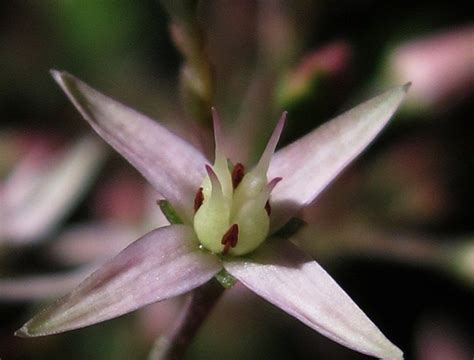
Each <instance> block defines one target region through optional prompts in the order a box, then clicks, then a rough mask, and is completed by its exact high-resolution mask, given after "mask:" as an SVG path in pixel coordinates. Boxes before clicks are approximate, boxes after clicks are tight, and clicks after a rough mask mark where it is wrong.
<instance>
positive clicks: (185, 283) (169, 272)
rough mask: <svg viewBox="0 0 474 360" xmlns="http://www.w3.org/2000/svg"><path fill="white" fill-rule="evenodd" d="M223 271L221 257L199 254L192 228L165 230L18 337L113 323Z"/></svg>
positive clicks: (136, 246) (104, 270)
mask: <svg viewBox="0 0 474 360" xmlns="http://www.w3.org/2000/svg"><path fill="white" fill-rule="evenodd" d="M221 268H222V265H221V262H220V260H219V259H218V258H217V257H216V256H214V255H212V254H210V253H208V252H204V251H201V250H199V248H198V244H197V240H196V238H195V234H194V231H193V230H192V229H191V228H190V227H188V226H185V225H171V226H168V227H163V228H160V229H157V230H154V231H152V232H150V233H148V234H147V235H145V236H143V237H142V238H140V239H139V240H137V241H135V242H134V243H133V244H131V245H130V246H129V247H127V248H126V249H125V250H123V251H122V252H121V253H120V254H119V255H117V256H116V257H115V258H114V259H112V260H110V261H109V262H107V263H106V264H105V265H104V266H102V267H101V268H100V269H99V270H97V271H96V272H95V273H93V274H92V275H91V276H90V277H88V278H87V279H86V280H85V281H84V282H83V283H82V284H81V285H79V286H78V287H77V288H76V289H75V290H74V291H73V292H71V293H70V294H69V295H67V296H65V297H64V298H62V299H60V300H59V301H58V302H56V303H55V304H53V305H52V306H51V307H49V308H47V309H46V310H44V311H43V312H41V313H39V314H38V315H36V316H35V317H34V318H33V319H31V320H30V321H29V322H27V323H26V324H25V325H24V326H23V327H22V328H21V329H20V330H18V331H17V335H18V336H25V337H31V336H43V335H49V334H54V333H60V332H64V331H68V330H73V329H77V328H81V327H84V326H88V325H92V324H95V323H98V322H101V321H104V320H108V319H111V318H114V317H117V316H120V315H123V314H126V313H128V312H130V311H133V310H136V309H138V308H140V307H142V306H145V305H148V304H151V303H154V302H157V301H160V300H165V299H168V298H171V297H174V296H177V295H180V294H183V293H185V292H188V291H190V290H192V289H194V288H196V287H198V286H200V285H202V284H204V283H205V282H207V281H208V280H209V279H211V278H212V277H213V276H214V275H215V274H216V273H217V272H219V271H220V269H221Z"/></svg>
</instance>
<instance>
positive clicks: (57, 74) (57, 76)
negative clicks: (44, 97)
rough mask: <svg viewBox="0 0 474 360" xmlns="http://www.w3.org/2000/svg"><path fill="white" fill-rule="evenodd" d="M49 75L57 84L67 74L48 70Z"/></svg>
mask: <svg viewBox="0 0 474 360" xmlns="http://www.w3.org/2000/svg"><path fill="white" fill-rule="evenodd" d="M49 73H50V74H51V76H52V77H53V78H54V80H56V81H57V82H61V81H62V79H63V76H64V75H66V74H67V72H65V71H62V70H56V69H50V70H49Z"/></svg>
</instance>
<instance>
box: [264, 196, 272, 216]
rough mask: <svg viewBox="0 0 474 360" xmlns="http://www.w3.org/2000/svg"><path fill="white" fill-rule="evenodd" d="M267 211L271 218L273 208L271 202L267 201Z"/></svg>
mask: <svg viewBox="0 0 474 360" xmlns="http://www.w3.org/2000/svg"><path fill="white" fill-rule="evenodd" d="M265 211H266V212H267V215H268V216H270V214H271V213H272V207H271V205H270V201H269V200H267V202H266V203H265Z"/></svg>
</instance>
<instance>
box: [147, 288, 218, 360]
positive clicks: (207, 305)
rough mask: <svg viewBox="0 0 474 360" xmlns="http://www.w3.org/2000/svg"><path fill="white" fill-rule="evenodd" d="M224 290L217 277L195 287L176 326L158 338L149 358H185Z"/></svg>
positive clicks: (167, 359)
mask: <svg viewBox="0 0 474 360" xmlns="http://www.w3.org/2000/svg"><path fill="white" fill-rule="evenodd" d="M224 290H225V289H224V287H222V285H220V284H219V282H218V281H217V280H215V279H212V280H211V281H209V282H207V283H206V284H204V285H202V286H201V287H199V288H197V289H195V290H194V291H193V292H192V293H191V295H190V297H189V299H188V300H187V303H186V306H185V309H184V311H183V312H182V314H181V316H180V318H179V319H178V321H177V322H176V325H175V327H174V328H172V329H171V331H170V332H169V333H168V334H166V335H163V336H161V337H159V338H158V339H157V340H156V342H155V344H154V346H153V349H152V351H151V353H150V355H149V358H148V359H149V360H180V359H183V358H184V355H185V354H186V351H187V349H188V347H189V346H190V345H191V342H192V341H193V339H194V337H195V336H196V333H197V332H198V330H199V328H200V327H201V325H202V324H203V323H204V321H205V320H206V318H207V316H208V315H209V314H210V311H211V310H212V309H213V307H214V305H215V304H216V303H217V301H218V300H219V299H220V297H221V295H222V294H223V293H224Z"/></svg>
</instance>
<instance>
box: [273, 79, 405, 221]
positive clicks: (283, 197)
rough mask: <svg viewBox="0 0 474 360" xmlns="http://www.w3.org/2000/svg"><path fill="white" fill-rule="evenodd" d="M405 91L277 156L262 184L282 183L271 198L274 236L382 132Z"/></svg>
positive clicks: (326, 126)
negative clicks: (268, 180) (267, 179)
mask: <svg viewBox="0 0 474 360" xmlns="http://www.w3.org/2000/svg"><path fill="white" fill-rule="evenodd" d="M407 89H408V86H403V87H398V88H395V89H393V90H390V91H387V92H385V93H383V94H382V95H379V96H377V97H375V98H373V99H371V100H369V101H367V102H365V103H363V104H361V105H359V106H356V107H355V108H353V109H351V110H349V111H347V112H345V113H344V114H342V115H340V116H338V117H336V118H334V119H333V120H331V121H329V122H327V123H326V124H323V125H322V126H320V127H319V128H317V129H315V130H313V131H312V132H311V133H309V134H308V135H306V136H304V137H303V138H301V139H299V140H297V141H296V142H294V143H292V144H290V145H288V146H286V147H285V148H283V149H281V150H279V151H277V152H276V153H275V155H274V157H273V158H272V161H271V163H270V168H269V170H268V178H270V179H271V178H274V177H282V178H283V180H282V181H281V182H280V183H279V184H278V189H277V190H275V191H274V193H273V194H272V209H273V210H272V229H273V230H275V229H277V228H279V227H280V226H282V225H284V223H285V222H286V221H287V220H288V219H289V218H290V217H291V216H293V215H294V214H295V213H296V212H298V210H299V209H301V207H303V206H305V205H307V204H309V203H310V202H311V201H313V200H314V198H315V197H316V196H317V195H318V194H319V193H320V192H321V191H322V190H323V189H324V188H325V187H326V186H327V185H328V184H329V183H330V182H331V181H332V180H333V179H334V178H335V177H336V176H337V175H338V174H339V173H340V172H341V171H342V169H344V167H346V165H347V164H349V163H350V162H351V161H352V160H353V159H354V158H355V157H356V156H357V155H358V154H360V153H361V152H362V150H364V149H365V148H366V147H367V145H368V144H369V143H370V142H371V141H372V140H373V139H374V137H375V136H376V135H377V134H378V133H379V132H380V130H382V128H383V127H384V126H385V124H386V123H387V122H388V120H389V119H390V118H391V116H392V115H393V114H394V112H395V111H396V110H397V108H398V106H399V105H400V103H401V101H402V100H403V98H404V97H405V94H406V92H407Z"/></svg>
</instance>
